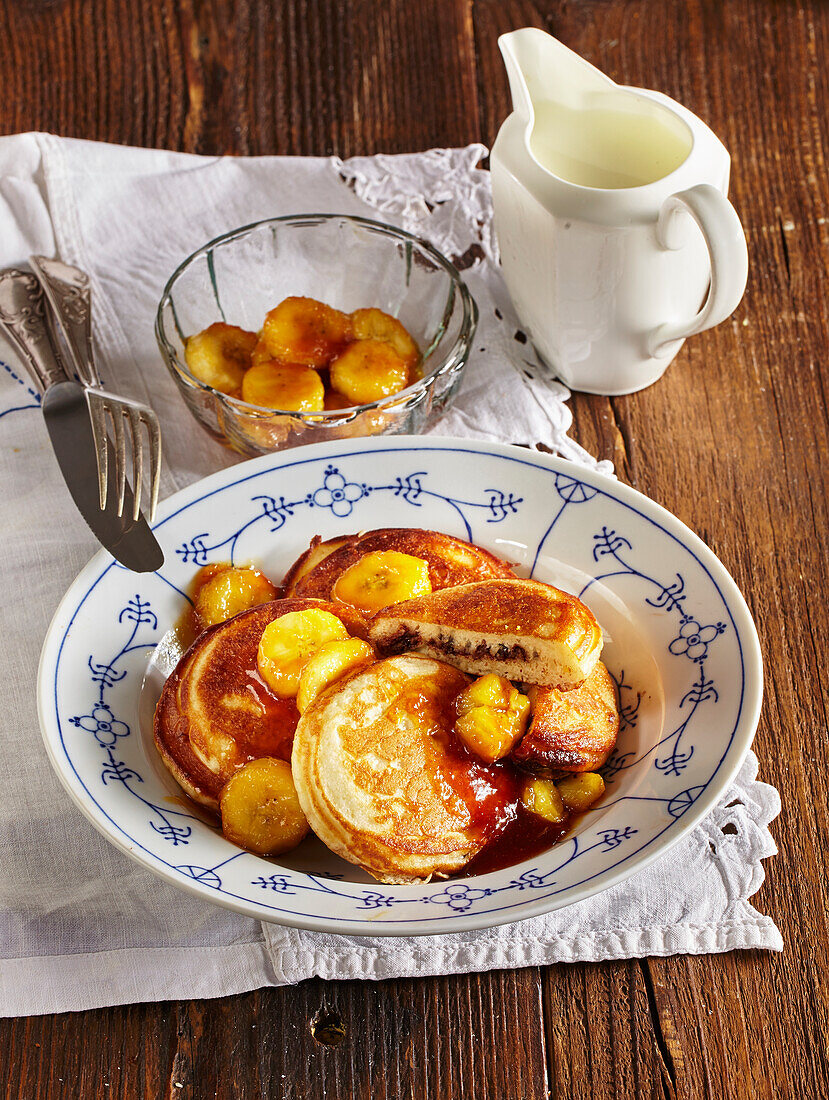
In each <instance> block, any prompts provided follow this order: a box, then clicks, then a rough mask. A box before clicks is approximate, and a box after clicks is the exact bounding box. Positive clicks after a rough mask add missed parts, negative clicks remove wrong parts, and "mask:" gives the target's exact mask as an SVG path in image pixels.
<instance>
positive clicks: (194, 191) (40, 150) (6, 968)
mask: <svg viewBox="0 0 829 1100" xmlns="http://www.w3.org/2000/svg"><path fill="white" fill-rule="evenodd" d="M483 152H484V150H483V149H482V148H481V147H480V146H471V147H470V148H468V149H460V150H434V151H431V152H428V153H421V154H412V155H406V156H378V157H366V158H356V159H353V160H351V161H347V162H345V163H342V162H339V161H337V160H335V159H331V158H301V159H298V158H276V157H261V158H252V159H246V160H239V159H230V158H227V159H216V158H204V157H194V156H188V155H184V154H177V153H167V152H160V151H154V150H139V149H128V148H123V147H119V146H106V145H98V144H94V143H90V142H81V141H74V140H67V139H58V138H55V137H52V136H50V135H43V134H24V135H19V136H16V137H7V138H0V266H2V267H8V266H11V265H13V264H19V263H22V262H25V260H26V258H27V257H28V256H29V255H30V254H31V253H35V252H39V253H43V254H45V255H59V256H60V257H62V258H63V259H65V260H67V261H69V262H71V263H75V264H78V265H79V266H81V267H83V268H84V269H85V270H86V271H88V272H89V273H90V274H91V276H92V280H93V293H94V296H95V312H96V331H95V339H96V344H97V347H98V351H99V355H100V365H101V368H102V372H103V374H104V377H105V380H106V382H107V384H108V385H110V386H111V387H112V388H114V389H115V390H116V391H118V392H121V393H123V394H125V395H127V396H134V397H137V398H139V399H141V400H144V401H149V403H150V404H152V405H153V407H154V408H155V409H156V411H157V412H158V414H159V417H160V420H161V426H162V433H163V437H164V445H165V469H164V475H163V481H162V496H165V495H168V494H169V493H171V492H174V491H175V490H176V489H178V488H180V487H182V486H184V485H187V484H190V483H191V482H192V481H194V480H195V479H197V478H199V477H202V476H204V475H205V474H207V473H210V472H211V471H213V470H215V469H217V468H219V467H220V466H226V465H228V464H230V463H232V462H233V461H235V460H236V459H235V458H234V456H232V455H231V454H230V453H229V452H227V451H226V450H225V449H223V448H222V447H220V446H219V445H218V444H216V443H214V442H213V441H211V440H210V439H208V437H207V436H206V435H205V434H204V433H203V432H201V431H199V430H197V429H196V428H195V426H194V424H193V422H192V420H191V418H190V414H189V413H188V412H187V410H186V409H185V407H184V405H183V403H182V402H181V400H180V398H179V396H178V394H177V391H176V390H175V388H174V385H173V383H172V381H171V379H170V378H169V376H168V375H167V372H166V371H165V369H164V368H163V366H162V364H161V361H160V359H159V356H158V352H157V349H156V346H155V340H154V336H153V319H154V310H155V305H156V303H157V301H158V298H159V297H160V293H161V290H162V287H163V285H164V283H165V282H166V279H167V277H168V276H169V274H170V273H171V272H172V270H173V269H174V268H175V266H176V265H177V264H178V263H179V262H180V261H181V260H182V259H183V258H184V257H185V256H186V255H188V254H189V253H190V252H191V251H192V250H193V249H194V248H196V247H198V246H199V245H201V244H202V243H204V241H206V240H208V239H209V238H210V237H213V236H215V235H217V234H218V233H221V232H223V231H225V230H227V229H229V228H231V227H233V226H236V225H242V224H244V223H246V222H250V221H254V220H256V219H257V218H263V217H270V216H275V215H278V214H287V213H296V212H302V211H305V212H321V211H322V212H324V211H338V212H344V213H355V214H362V215H365V216H368V217H371V216H379V217H381V218H383V219H384V220H387V221H391V222H394V223H396V224H399V225H402V226H404V227H405V228H407V229H410V230H412V231H413V232H416V233H419V234H421V235H423V236H425V237H427V238H428V239H430V240H431V241H432V242H433V243H434V244H436V245H437V247H438V248H440V249H441V250H442V251H444V252H446V253H447V254H448V255H450V256H452V257H454V258H456V259H457V260H459V261H460V263H461V265H462V266H464V267H465V268H466V270H465V272H464V274H465V278H466V279H467V281H468V283H469V286H470V289H471V290H472V293H473V294H474V296H475V298H476V300H477V302H478V305H479V307H480V310H481V323H480V326H479V329H478V337H477V339H476V342H475V352H474V355H475V369H474V371H470V372H469V373H468V375H467V378H466V380H465V382H464V386H463V388H462V391H461V394H460V397H459V399H458V402H457V404H456V406H455V408H454V409H453V410H452V411H451V412H450V413H449V414H448V416H447V417H445V418H444V420H443V421H442V422H441V424H440V426H439V431H440V433H441V434H445V435H460V436H479V437H484V438H491V439H493V438H494V439H499V440H503V441H506V442H519V443H520V442H526V443H534V442H537V441H543V442H545V443H546V444H547V445H548V446H550V447H551V448H553V449H556V450H558V451H559V452H560V453H562V454H563V455H564V456H565V457H567V458H570V459H573V460H575V461H580V462H583V463H585V464H588V465H591V466H594V467H595V466H597V465H599V466H600V467H601V468H604V469H605V472H608V473H609V472H611V471H610V468H609V466H607V465H606V464H597V463H596V462H595V460H594V459H593V458H591V456H590V455H588V454H587V453H586V452H585V451H584V450H583V449H582V448H580V447H579V446H578V445H577V444H575V443H574V442H573V441H572V440H570V439H569V438H568V437H567V434H566V433H567V429H568V427H569V425H570V413H569V410H568V408H567V405H566V404H565V402H566V399H567V396H568V394H567V391H566V389H565V388H564V387H563V386H561V385H559V384H558V383H556V382H553V381H551V380H550V379H549V378H548V377H547V375H546V374H545V372H544V371H543V370H541V369H540V368H539V367H538V365H537V364H536V363H535V361H534V359H533V356H532V353H531V351H530V350H529V346H528V345H527V344H526V343H525V342H522V339H521V334H520V333H519V332H518V325H517V322H516V320H515V318H514V315H513V313H512V310H511V307H510V305H509V301H508V298H507V297H506V293H505V291H504V290H503V286H502V284H501V282H500V279H499V277H498V274H497V268H496V266H495V264H494V262H493V259H494V245H493V240H492V235H491V207H490V198H489V187H488V176H487V173H485V172H482V171H480V170H478V169H476V167H475V165H476V163H477V161H478V160H479V159H480V156H481V155H482V153H483ZM516 334H517V336H516ZM0 440H2V443H3V446H2V449H0V476H1V477H2V485H3V492H2V496H0V530H2V531H3V534H4V538H3V543H4V548H3V555H2V557H0V608H2V622H3V632H4V646H3V653H4V657H3V661H4V669H3V676H2V677H0V713H3V715H4V718H5V721H4V725H3V732H2V734H0V740H2V745H3V760H4V768H3V769H2V772H0V1015H6V1016H14V1015H28V1014H33V1013H42V1012H61V1011H67V1010H74V1009H84V1008H92V1007H97V1006H102V1005H108V1004H120V1003H128V1002H136V1001H144V1000H160V999H167V998H190V997H213V996H223V995H227V994H230V993H236V992H241V991H243V990H247V989H252V988H256V987H259V986H267V985H280V984H283V983H288V982H296V981H299V980H301V979H303V978H306V977H310V976H312V975H321V976H323V977H326V978H354V977H365V978H376V979H379V978H387V977H394V976H398V975H418V974H422V975H425V974H445V973H449V972H455V971H469V970H485V969H492V968H499V967H514V966H528V965H541V964H545V963H552V962H558V961H575V960H579V959H585V960H598V959H610V958H624V957H630V956H640V955H649V954H653V955H668V954H674V953H679V952H688V953H703V952H709V951H727V950H731V949H734V948H743V947H759V948H767V949H772V950H780V949H781V948H782V940H781V937H780V934H779V932H778V930H777V928H776V927H775V925H774V923H773V921H772V920H771V919H770V918H769V917H765V916H762V915H761V914H759V913H758V912H757V911H756V910H755V909H754V907H753V906H752V905H751V903H750V902H749V900H748V899H749V897H750V896H751V895H752V894H753V893H754V892H755V891H756V890H757V889H758V887H759V886H760V883H761V882H762V880H763V868H762V863H761V860H762V859H763V858H765V857H767V856H769V855H772V854H773V853H774V852H775V850H776V849H775V846H774V842H773V841H772V839H771V836H770V834H769V831H768V823H769V822H770V821H771V820H772V819H773V818H774V816H775V815H776V814H777V813H778V812H779V798H778V795H777V792H776V791H775V790H774V788H772V787H769V786H768V785H766V784H763V783H759V782H758V781H757V780H756V772H757V762H756V759H755V758H754V756H753V754H750V755H749V757H748V759H747V761H746V763H745V765H744V767H743V769H742V771H741V772H740V774H739V776H738V777H737V779H736V780H735V782H734V784H733V785H732V787H731V789H730V790H729V791H728V793H727V795H726V797H725V798H724V799H723V801H722V803H721V804H720V806H719V807H718V808H717V810H715V811H714V812H713V813H712V814H711V815H710V816H709V817H708V818H707V819H706V820H705V821H704V822H703V823H702V824H701V825H699V826H698V827H697V828H696V829H694V830H693V831H692V832H691V833H690V834H689V835H688V836H687V837H685V838H684V839H683V840H682V841H681V842H680V843H679V844H677V845H676V846H675V847H674V848H673V849H672V850H671V852H670V853H669V854H668V855H667V856H665V857H664V858H663V859H661V860H659V861H658V862H657V863H655V864H654V865H652V866H651V867H649V868H647V869H646V870H644V871H642V872H640V873H639V874H637V875H635V876H634V877H633V878H631V879H629V880H628V881H627V882H625V883H622V884H620V885H619V886H616V887H614V888H613V889H611V890H608V891H606V892H605V893H603V894H601V895H600V896H598V897H596V898H593V899H591V900H589V901H587V902H583V903H580V904H578V905H574V906H571V907H569V908H567V909H564V910H561V911H559V912H557V913H553V914H550V915H549V916H546V917H540V918H537V919H533V920H530V921H525V922H522V923H517V924H512V925H508V926H505V927H503V928H498V929H491V930H488V931H482V932H473V933H459V934H452V935H446V936H435V937H423V938H418V939H411V940H400V939H395V940H377V939H351V938H346V937H342V936H333V935H325V934H321V933H310V932H302V931H297V930H294V929H288V928H282V927H280V926H278V925H261V924H259V923H258V922H257V921H254V920H252V919H249V918H246V917H241V916H237V915H236V914H233V913H230V912H228V911H227V910H224V909H219V908H215V907H213V906H211V905H207V904H204V903H201V902H199V901H197V900H196V899H193V898H191V897H189V896H187V895H185V894H183V893H180V892H178V891H177V890H175V889H174V888H173V887H171V886H168V885H167V884H166V883H164V882H162V881H160V880H157V879H156V878H154V877H153V876H152V875H150V874H149V873H148V872H147V871H144V870H143V869H141V868H139V867H138V866H137V865H136V864H134V863H132V862H131V861H130V860H129V859H128V858H127V857H126V856H124V855H122V854H121V853H120V852H118V851H116V849H114V848H113V847H111V846H110V845H109V844H108V843H107V842H106V841H105V840H104V839H103V837H101V836H100V835H99V834H98V833H97V832H96V831H95V830H94V829H93V828H92V826H91V825H90V824H89V823H88V822H87V821H86V820H85V819H84V818H83V817H82V816H81V814H80V813H79V812H78V811H77V810H76V809H75V807H74V806H73V805H72V804H71V802H70V800H69V797H68V796H67V795H66V794H65V793H64V792H63V790H62V788H61V787H60V785H59V783H58V781H57V779H56V778H55V777H54V776H53V774H52V771H51V768H50V767H49V764H48V761H47V758H46V754H45V750H44V749H43V747H42V745H41V740H40V735H39V731H38V722H37V713H36V706H35V694H34V685H35V679H36V674H37V662H38V655H39V651H40V646H41V642H42V639H43V636H44V634H45V632H46V628H47V626H48V623H49V620H50V618H51V616H52V613H53V612H54V610H55V607H56V606H57V604H58V601H59V599H60V597H61V596H62V594H63V592H64V591H65V589H66V588H67V587H68V585H69V583H70V582H71V581H72V579H73V578H74V576H75V575H76V573H77V572H78V571H79V570H80V568H81V567H82V566H83V565H84V564H85V563H86V561H87V560H88V559H89V558H90V557H91V556H92V554H93V553H94V552H95V551H96V549H97V546H96V544H95V541H94V539H93V537H92V535H91V534H90V532H89V530H88V529H87V527H86V525H85V524H84V522H83V520H82V519H81V518H80V516H78V515H77V513H76V512H75V510H74V508H73V506H72V503H71V501H70V498H69V496H68V494H67V493H66V491H65V489H64V486H63V483H62V481H61V479H60V476H59V474H58V471H57V469H56V467H55V465H54V459H53V457H52V454H51V450H50V447H49V443H48V439H47V436H46V432H45V428H44V425H43V423H42V420H41V418H40V414H39V412H38V410H37V401H36V397H35V395H34V393H33V392H32V391H31V389H30V388H29V386H28V384H27V381H26V378H25V375H23V373H22V371H21V369H20V367H19V364H18V363H17V362H16V361H15V359H14V357H13V355H12V354H11V352H10V351H9V350H8V349H7V348H6V347H5V346H2V347H0ZM725 826H729V827H728V828H727V829H726V831H725V832H724V831H723V829H724V827H725Z"/></svg>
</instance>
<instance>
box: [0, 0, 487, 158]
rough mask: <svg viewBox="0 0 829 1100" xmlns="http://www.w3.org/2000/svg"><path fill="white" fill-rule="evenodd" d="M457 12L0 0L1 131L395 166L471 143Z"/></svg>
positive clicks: (442, 4)
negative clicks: (365, 159)
mask: <svg viewBox="0 0 829 1100" xmlns="http://www.w3.org/2000/svg"><path fill="white" fill-rule="evenodd" d="M473 46H474V43H473V38H472V35H471V24H470V20H469V5H468V3H467V2H466V0H451V2H450V0H420V2H418V3H417V4H412V3H406V2H405V0H394V2H391V3H383V4H378V3H376V0H286V2H280V3H269V2H267V0H216V2H211V0H152V2H150V0H143V2H141V3H136V4H132V5H129V6H125V5H123V4H121V3H119V0H56V2H50V0H29V2H15V0H3V2H2V3H1V4H0V57H2V59H3V61H4V65H3V72H4V105H3V108H2V118H1V119H0V132H2V133H15V132H18V131H20V130H32V129H37V130H50V131H53V132H55V133H60V134H63V135H65V136H69V137H85V138H92V139H97V140H100V141H113V142H119V143H122V144H128V145H151V146H152V145H155V146H162V147H165V148H170V149H182V150H185V151H187V152H192V153H207V154H216V153H244V154H254V155H255V154H262V153H285V154H292V153H293V154H309V153H313V154H317V155H325V154H329V153H337V154H339V155H341V156H351V155H352V154H354V153H358V152H359V153H363V152H366V151H372V152H378V151H385V152H392V153H394V152H404V151H409V150H415V149H424V148H429V147H430V146H435V145H458V144H463V143H465V142H467V141H470V140H474V138H475V136H476V135H477V132H478V117H477V96H476V87H475V75H474V56H473V52H472V51H473Z"/></svg>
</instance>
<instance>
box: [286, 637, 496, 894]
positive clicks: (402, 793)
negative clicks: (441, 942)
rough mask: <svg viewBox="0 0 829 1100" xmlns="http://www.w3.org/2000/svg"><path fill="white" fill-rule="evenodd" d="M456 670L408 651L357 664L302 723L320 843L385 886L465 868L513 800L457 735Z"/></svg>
mask: <svg viewBox="0 0 829 1100" xmlns="http://www.w3.org/2000/svg"><path fill="white" fill-rule="evenodd" d="M468 683H469V680H468V678H467V677H466V676H465V675H464V674H463V673H462V672H460V671H459V670H458V669H456V668H452V667H451V666H450V665H447V664H444V663H442V662H439V661H434V660H430V659H428V658H424V657H413V656H402V657H391V658H388V659H387V660H383V661H378V662H375V663H374V664H371V665H369V666H368V667H366V668H362V669H358V670H356V671H355V672H353V673H351V674H349V675H346V676H345V677H344V678H343V679H341V680H339V681H338V682H337V683H336V684H334V685H333V687H331V688H329V689H328V690H327V691H324V692H323V693H322V694H321V695H320V696H318V697H317V698H316V699H315V700H314V702H313V703H312V704H311V705H310V706H309V708H308V709H307V710H306V711H305V713H304V714H303V715H302V718H301V719H300V722H299V725H298V726H297V730H296V735H295V738H294V748H293V753H292V756H291V770H292V772H293V777H294V783H295V784H296V789H297V794H298V796H299V802H300V805H301V806H302V810H303V812H304V813H305V816H306V817H307V818H308V821H309V823H310V825H311V828H312V829H313V830H314V832H315V833H316V834H317V836H318V837H319V838H320V839H321V840H322V841H323V842H324V843H325V844H327V845H328V847H329V848H330V849H331V850H332V851H333V852H336V853H337V854H338V855H340V856H342V857H343V858H344V859H346V860H348V861H349V862H351V863H356V864H359V865H360V866H361V867H363V868H364V869H365V870H367V871H368V872H369V873H370V874H372V875H374V877H375V878H377V879H379V880H380V881H381V882H387V883H407V882H417V881H421V880H424V879H428V878H429V877H430V876H432V875H448V874H451V873H452V872H454V871H458V870H460V869H461V868H462V867H463V866H464V865H465V864H466V863H467V862H468V861H469V860H470V859H471V858H472V856H474V855H475V854H476V853H477V852H478V851H479V850H480V849H481V848H482V847H483V845H484V843H485V839H484V830H483V828H482V827H481V822H482V820H483V819H484V818H485V819H486V820H487V821H490V820H491V819H492V816H493V814H496V813H497V805H499V804H501V803H504V804H505V803H506V802H507V801H508V800H509V799H510V798H511V797H514V791H513V789H512V784H513V780H512V777H511V776H510V775H509V773H508V772H507V771H506V770H504V769H499V768H498V766H497V765H494V766H493V765H486V764H483V763H482V762H480V761H478V760H476V759H475V757H473V756H471V755H470V754H469V753H467V752H465V751H464V750H463V748H462V747H461V746H459V743H458V741H457V739H456V738H455V737H454V735H453V733H452V726H453V723H454V720H455V710H454V703H455V699H456V697H457V696H458V694H459V693H460V691H461V690H463V688H465V687H466V686H467V684H468Z"/></svg>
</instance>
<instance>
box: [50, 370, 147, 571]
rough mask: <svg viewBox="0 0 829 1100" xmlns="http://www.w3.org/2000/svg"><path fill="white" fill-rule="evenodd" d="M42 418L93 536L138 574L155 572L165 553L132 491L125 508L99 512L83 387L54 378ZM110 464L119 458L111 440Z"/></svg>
mask: <svg viewBox="0 0 829 1100" xmlns="http://www.w3.org/2000/svg"><path fill="white" fill-rule="evenodd" d="M42 407H43V419H44V420H45V421H46V430H47V431H48V433H49V438H50V440H51V441H52V450H53V451H54V452H55V457H56V458H57V460H58V466H59V467H60V472H61V473H62V474H63V480H64V481H65V482H66V487H67V488H68V490H69V492H70V493H71V494H72V499H73V500H74V502H75V504H76V506H77V508H78V511H79V512H80V513H81V515H82V516H83V518H84V519H85V520H86V522H87V524H88V525H89V527H90V529H91V530H92V533H93V535H95V537H96V538H97V539H98V541H99V542H100V543H101V545H102V546H105V547H106V549H107V550H109V552H110V554H112V556H113V557H114V558H115V559H116V560H117V561H119V562H120V563H121V564H122V565H125V566H126V567H127V568H128V569H132V570H133V572H135V573H152V572H155V570H156V569H160V568H161V566H162V565H163V564H164V553H163V551H162V549H161V547H160V546H159V544H158V541H157V539H156V537H155V535H154V534H153V533H152V531H151V529H150V527H149V525H148V524H147V521H146V520H145V519H144V517H143V516H141V515H139V517H138V519H137V520H134V519H133V518H132V491H131V489H130V487H129V485H128V486H127V487H126V490H125V494H124V511H123V514H122V515H121V516H117V515H116V514H115V512H114V510H110V511H101V507H100V504H99V501H98V460H97V457H96V452H95V439H94V437H93V435H92V423H91V421H90V419H89V409H88V407H87V403H86V393H85V391H84V388H83V386H80V385H78V383H77V382H70V381H64V382H56V383H54V385H52V386H50V387H49V389H48V390H47V391H46V393H45V394H44V395H43V406H42ZM107 447H108V448H109V450H110V455H109V463H110V467H109V468H110V469H113V468H114V467H113V463H114V462H115V457H114V454H113V453H112V445H111V444H110V443H109V442H108V443H107Z"/></svg>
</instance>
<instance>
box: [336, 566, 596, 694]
mask: <svg viewBox="0 0 829 1100" xmlns="http://www.w3.org/2000/svg"><path fill="white" fill-rule="evenodd" d="M329 560H330V559H329ZM369 638H370V641H371V642H372V643H373V644H374V645H375V646H376V647H377V649H378V650H379V652H380V653H384V654H391V653H411V652H416V653H423V654H425V655H427V656H429V657H436V658H438V659H440V660H444V661H449V662H450V663H451V664H453V665H456V666H457V667H458V668H460V669H463V670H464V671H465V672H473V673H476V674H478V675H482V674H484V673H487V672H495V673H497V674H499V675H501V676H506V677H507V679H510V680H521V681H524V682H526V683H532V684H542V685H545V686H548V687H561V688H570V687H576V686H578V684H580V683H581V682H582V681H583V680H584V679H585V678H586V677H587V676H589V675H590V673H591V672H592V671H593V669H594V668H595V666H596V662H597V661H598V659H599V654H600V653H601V650H602V632H601V629H600V627H599V624H598V623H597V622H596V620H595V618H594V617H593V615H592V613H591V612H590V611H589V610H588V608H587V607H585V605H584V604H583V603H582V602H581V601H580V600H578V599H576V597H575V596H571V595H569V594H568V593H567V592H562V591H561V590H560V589H558V588H553V586H552V585H549V584H542V583H541V582H540V581H531V580H522V579H518V578H512V579H511V580H487V581H479V582H478V583H476V584H464V585H460V586H459V587H457V588H446V589H444V590H443V591H439V592H431V593H429V594H428V595H426V596H419V597H417V598H416V599H412V600H404V601H403V602H401V603H396V604H393V605H391V606H390V607H387V608H384V609H383V610H382V611H378V612H377V614H376V615H375V616H374V617H373V619H372V620H371V621H370V623H369Z"/></svg>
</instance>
